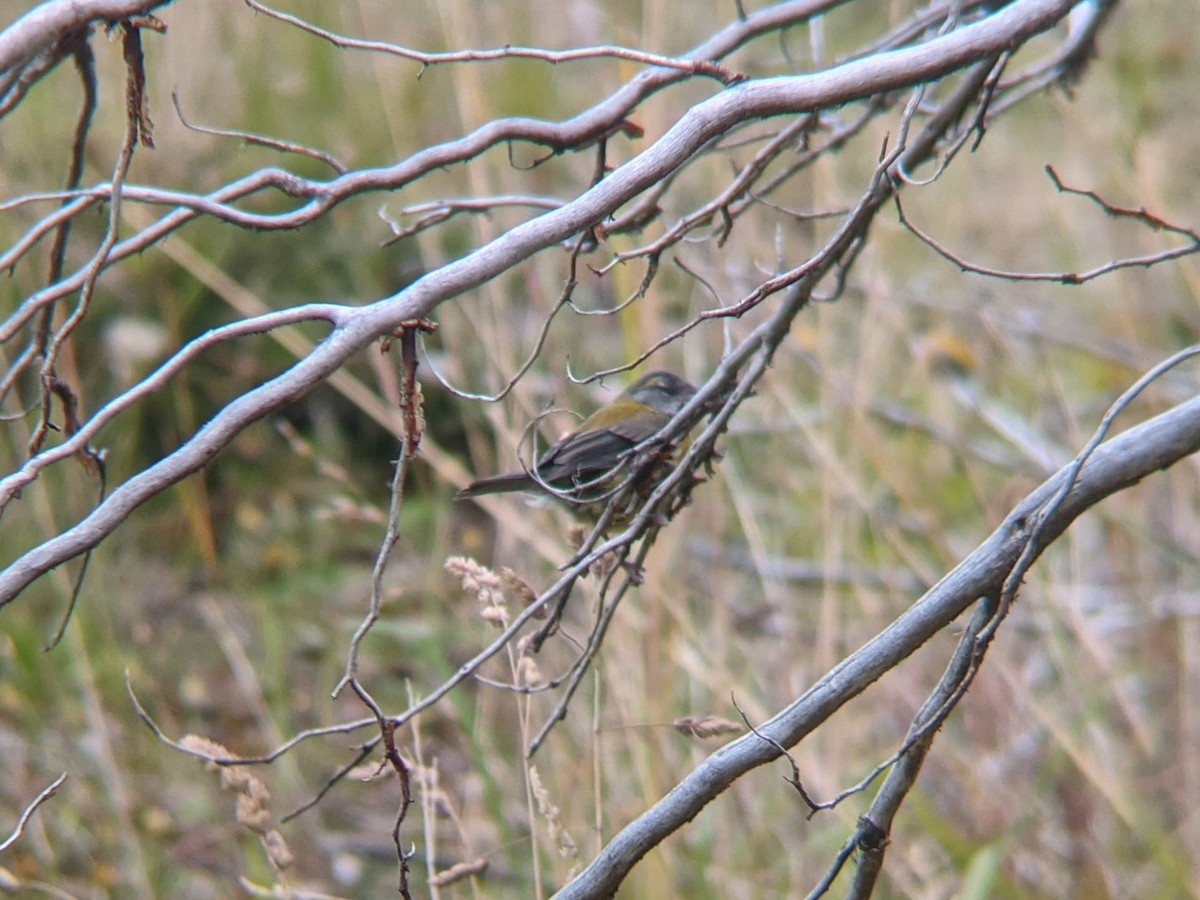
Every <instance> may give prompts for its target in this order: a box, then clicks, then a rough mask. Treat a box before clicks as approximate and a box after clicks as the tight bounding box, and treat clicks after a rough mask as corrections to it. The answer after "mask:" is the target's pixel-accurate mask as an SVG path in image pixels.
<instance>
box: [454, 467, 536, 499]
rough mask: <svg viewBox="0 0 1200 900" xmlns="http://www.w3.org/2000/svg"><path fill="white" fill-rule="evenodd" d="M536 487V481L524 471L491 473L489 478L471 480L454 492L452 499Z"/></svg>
mask: <svg viewBox="0 0 1200 900" xmlns="http://www.w3.org/2000/svg"><path fill="white" fill-rule="evenodd" d="M536 487H537V482H535V481H534V480H533V479H532V478H531V477H529V476H528V475H526V474H525V473H524V472H513V473H512V474H510V475H493V476H492V477H491V478H480V479H479V480H478V481H473V482H471V483H470V484H468V485H467V486H466V487H465V488H463V489H462V490H461V491H459V492H458V493H457V494H455V495H454V499H455V500H466V499H468V498H470V497H481V496H483V495H484V494H503V493H505V492H507V491H531V490H534V489H535V488H536Z"/></svg>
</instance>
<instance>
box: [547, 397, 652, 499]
mask: <svg viewBox="0 0 1200 900" xmlns="http://www.w3.org/2000/svg"><path fill="white" fill-rule="evenodd" d="M668 421H670V417H669V416H663V415H662V414H661V413H657V412H654V411H653V410H647V411H646V412H644V413H639V414H638V415H634V416H630V417H629V418H628V419H626V420H625V421H624V422H619V423H617V424H615V425H613V426H612V427H609V428H591V429H588V430H586V431H577V432H575V433H574V434H570V435H567V436H566V437H565V438H563V439H562V440H561V441H559V442H558V443H557V444H555V445H554V446H553V447H551V448H550V449H549V450H547V451H546V454H545V455H544V456H543V457H542V458H541V459H540V460H539V461H538V467H537V468H538V475H540V476H541V478H542V479H543V480H544V481H547V482H550V483H551V484H556V483H563V482H568V483H570V482H575V483H579V482H583V481H588V480H590V479H592V478H595V477H596V476H598V475H602V474H603V473H605V472H607V471H608V470H609V469H611V468H612V467H613V466H615V465H616V464H617V463H618V462H619V461H620V459H621V455H622V454H623V453H625V452H626V451H628V450H629V449H630V448H632V447H635V446H637V445H638V444H640V443H641V442H642V441H644V440H645V439H646V438H648V437H650V436H651V435H652V434H654V433H655V432H657V431H658V430H659V429H660V428H662V426H663V425H665V424H666V423H667V422H668Z"/></svg>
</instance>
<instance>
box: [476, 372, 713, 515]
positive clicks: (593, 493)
mask: <svg viewBox="0 0 1200 900" xmlns="http://www.w3.org/2000/svg"><path fill="white" fill-rule="evenodd" d="M696 390H697V389H696V386H695V385H693V384H691V383H689V382H687V381H685V380H684V379H682V378H680V377H679V376H678V375H675V374H674V373H672V372H665V371H659V372H650V373H649V374H647V375H643V376H642V377H641V378H639V379H638V380H637V381H635V382H634V383H633V384H631V385H630V386H629V387H627V388H626V389H625V390H624V391H623V392H622V393H621V394H620V395H619V396H618V397H616V398H615V399H614V400H612V401H611V402H609V403H607V404H605V405H604V406H602V407H600V409H598V410H596V411H595V412H594V413H592V414H591V415H590V416H588V417H587V418H586V419H584V420H583V423H582V424H581V425H580V426H579V428H578V429H577V430H576V431H573V432H571V433H570V434H568V435H567V436H566V437H564V438H562V439H561V440H560V441H558V442H557V443H556V444H554V445H553V446H552V447H551V448H550V449H549V450H547V451H546V452H545V453H544V454H543V455H542V457H541V459H539V460H538V462H537V465H536V466H534V467H533V468H532V469H531V470H529V471H522V472H511V473H507V474H504V475H493V476H491V477H489V478H481V479H479V480H478V481H473V482H472V483H471V484H469V485H467V486H466V487H465V488H463V489H462V490H461V491H459V492H458V493H457V494H456V495H455V499H456V500H465V499H467V498H470V497H479V496H482V495H484V494H499V493H504V492H507V491H532V490H543V491H544V490H545V487H544V486H545V485H549V486H550V487H551V488H554V489H555V492H556V495H557V496H558V497H559V498H560V499H562V500H565V501H566V502H568V503H569V504H571V505H573V506H586V505H588V504H592V503H595V502H597V501H598V500H601V499H605V494H606V492H608V491H611V490H612V489H613V487H615V485H613V484H612V483H611V481H612V479H605V478H604V475H605V474H606V473H608V472H610V471H611V470H612V469H614V468H615V467H616V466H617V465H618V464H619V463H620V462H621V461H622V459H624V458H625V456H626V455H627V454H628V453H629V451H630V450H632V449H633V448H634V447H636V446H637V445H638V444H640V443H642V441H644V440H646V439H647V438H649V437H652V436H653V435H655V434H657V433H658V432H659V431H661V430H662V429H663V426H665V425H666V424H667V423H668V422H670V421H671V419H672V418H674V416H675V414H676V413H677V412H679V411H680V410H681V409H683V407H684V406H685V405H686V404H687V402H688V401H689V400H691V399H692V397H693V396H695V394H696ZM659 468H660V466H658V465H657V464H656V465H655V466H654V467H653V468H652V471H657V470H659ZM646 480H650V481H654V480H655V479H653V478H652V477H651V476H650V475H646V476H644V478H643V483H644V482H645V481H646Z"/></svg>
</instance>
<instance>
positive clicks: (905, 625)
mask: <svg viewBox="0 0 1200 900" xmlns="http://www.w3.org/2000/svg"><path fill="white" fill-rule="evenodd" d="M1197 450H1200V398H1197V399H1194V400H1191V401H1189V402H1188V403H1185V404H1182V405H1180V406H1177V407H1175V408H1174V409H1172V410H1170V411H1169V412H1166V413H1163V414H1162V415H1160V416H1157V417H1155V418H1153V419H1151V420H1150V421H1148V422H1145V423H1144V424H1142V425H1139V426H1137V427H1135V428H1131V429H1130V430H1129V431H1126V432H1125V433H1124V434H1122V435H1120V436H1119V437H1116V438H1114V439H1113V440H1111V441H1109V442H1108V443H1107V444H1102V445H1101V446H1100V447H1099V448H1098V449H1097V450H1096V452H1095V454H1094V455H1093V456H1092V457H1091V458H1090V459H1089V461H1088V462H1087V464H1086V465H1085V466H1084V467H1083V468H1082V469H1081V470H1080V473H1079V477H1078V480H1077V481H1076V483H1075V486H1074V488H1073V489H1072V490H1071V492H1070V493H1069V494H1068V495H1067V497H1066V499H1065V500H1064V502H1063V503H1062V505H1061V506H1059V507H1058V509H1057V510H1056V511H1055V512H1054V513H1053V515H1052V516H1051V517H1050V518H1049V519H1047V520H1046V523H1045V525H1044V526H1043V530H1042V532H1041V535H1040V537H1041V539H1042V541H1043V542H1049V541H1052V540H1053V539H1054V538H1056V537H1057V536H1058V535H1060V534H1062V532H1063V531H1064V530H1065V529H1066V528H1067V526H1068V525H1070V524H1071V522H1072V521H1074V519H1075V518H1076V517H1078V516H1079V515H1080V514H1081V513H1083V512H1084V511H1086V510H1087V509H1089V508H1091V507H1092V506H1094V505H1095V504H1096V503H1099V502H1100V501H1101V500H1103V499H1104V498H1105V497H1107V496H1109V495H1110V494H1113V493H1116V492H1117V491H1119V490H1121V489H1122V488H1126V487H1129V486H1130V485H1132V484H1135V483H1137V482H1138V481H1139V480H1141V479H1142V478H1145V477H1146V476H1147V475H1151V474H1153V473H1154V472H1157V471H1158V470H1159V469H1164V468H1166V467H1168V466H1170V465H1172V464H1173V463H1176V462H1178V461H1179V460H1181V459H1183V458H1184V457H1186V456H1189V455H1191V454H1192V453H1195V452H1196V451H1197ZM1069 469H1070V467H1069V466H1068V467H1064V468H1063V469H1062V470H1061V471H1059V472H1058V474H1056V475H1054V476H1053V477H1052V478H1050V479H1049V480H1048V481H1046V482H1045V483H1044V484H1042V485H1041V487H1039V488H1038V489H1037V490H1035V491H1034V492H1033V493H1032V494H1030V495H1029V496H1028V497H1026V498H1025V500H1023V501H1022V502H1021V503H1020V505H1018V506H1017V507H1016V509H1014V510H1013V511H1012V513H1010V514H1009V516H1008V518H1006V519H1005V520H1004V522H1003V524H1001V525H1000V527H999V528H997V529H996V530H995V531H994V532H993V533H992V535H991V536H990V537H989V538H988V539H987V540H986V541H984V542H983V544H981V545H980V546H979V548H978V549H977V550H976V551H975V552H974V553H972V554H971V555H970V556H968V557H967V558H966V559H965V560H963V561H962V562H961V563H960V564H959V565H958V566H957V567H956V568H955V569H954V570H953V571H952V572H950V574H948V575H947V576H946V577H945V578H943V579H942V580H941V581H940V582H938V583H937V584H936V585H934V587H933V588H931V589H930V590H929V592H928V593H927V594H926V595H925V596H924V597H922V598H921V599H920V600H919V601H918V602H917V603H916V604H914V605H913V606H912V607H910V608H909V610H908V611H907V612H905V613H904V614H903V615H902V616H900V618H898V619H897V620H896V621H895V622H893V623H892V624H891V625H890V626H889V627H888V628H887V629H886V630H885V631H883V632H881V633H880V634H879V635H878V636H876V637H875V638H874V639H873V640H872V641H870V642H869V643H868V644H866V645H865V646H863V647H862V648H861V649H860V650H858V651H857V652H855V653H854V654H853V655H851V656H849V657H848V658H847V659H845V660H844V661H843V662H841V663H840V664H838V665H837V666H835V667H834V668H833V669H831V670H830V671H829V672H828V673H827V674H826V675H825V676H824V677H823V678H822V679H821V680H820V681H818V682H817V683H816V684H815V685H813V686H812V687H811V688H810V689H809V690H808V691H807V692H805V694H804V695H803V696H802V697H800V698H799V699H797V700H796V701H795V702H794V703H793V704H792V705H790V706H788V707H787V708H786V709H784V710H783V711H781V712H780V713H779V714H778V715H776V716H775V717H774V718H772V719H771V720H770V721H769V722H767V723H766V724H764V725H761V726H759V728H758V730H759V732H760V733H761V734H762V735H765V736H767V737H770V738H772V739H774V740H775V741H778V742H779V744H781V745H782V746H784V747H791V746H793V745H794V744H796V743H797V742H798V741H800V740H801V739H802V738H803V737H804V736H805V735H807V734H809V733H811V732H812V731H813V730H814V729H815V728H816V727H817V726H818V725H820V724H821V723H823V722H824V721H825V720H826V719H828V718H829V716H830V715H832V714H833V713H834V712H835V711H836V710H837V709H839V708H840V707H841V706H843V705H844V704H845V703H846V702H847V701H849V700H850V699H851V698H853V697H855V696H857V695H858V694H860V693H862V691H864V690H865V689H866V688H867V686H868V685H870V684H871V683H872V682H873V681H875V680H876V679H877V678H879V677H880V676H881V675H883V674H884V673H885V672H887V671H889V670H891V669H892V668H893V667H895V666H896V665H897V664H898V663H900V662H901V661H902V660H903V659H904V658H905V657H907V656H909V655H910V654H911V653H913V652H914V651H915V650H916V649H917V648H918V647H920V646H921V645H922V644H923V643H925V641H927V640H929V638H931V637H932V636H933V635H934V634H936V633H937V632H938V631H939V630H941V629H942V628H944V627H946V626H947V625H948V624H950V623H951V622H952V621H954V619H955V618H956V617H957V616H959V615H960V614H961V613H962V612H963V611H964V610H966V609H967V608H968V607H970V605H971V604H973V603H975V602H976V600H978V599H979V598H980V597H982V596H984V595H986V594H996V593H998V592H999V590H1000V587H1001V585H1003V583H1004V579H1005V577H1006V575H1007V574H1008V572H1009V571H1010V570H1011V569H1012V567H1013V565H1014V564H1015V563H1016V562H1017V559H1018V557H1020V555H1021V552H1022V551H1023V549H1024V547H1025V544H1026V541H1027V540H1028V537H1029V530H1028V529H1029V524H1030V522H1031V520H1032V518H1033V517H1034V515H1035V514H1036V513H1038V512H1039V511H1041V510H1042V509H1043V507H1045V506H1046V504H1047V503H1048V502H1049V501H1050V500H1051V499H1052V498H1053V497H1054V496H1055V495H1056V494H1057V493H1058V491H1059V490H1060V489H1061V488H1062V487H1063V485H1064V483H1065V481H1066V479H1067V477H1068V473H1069ZM778 756H779V752H778V750H776V749H775V747H774V746H773V745H772V744H770V743H768V742H767V741H764V740H763V739H762V738H760V737H759V736H758V735H755V734H748V735H746V736H744V737H742V738H739V739H738V740H736V741H733V742H732V743H730V744H728V745H726V746H725V747H722V748H721V749H720V750H718V751H717V752H716V753H714V754H713V755H712V756H710V757H709V758H708V759H707V760H705V761H704V762H703V763H701V765H700V766H698V767H697V768H696V769H695V770H694V771H693V772H692V773H691V774H690V775H688V776H687V777H686V778H685V779H684V780H683V781H681V782H680V783H679V784H678V785H677V786H676V787H675V789H674V790H672V791H671V792H670V793H669V794H667V796H666V797H664V798H663V799H662V800H660V801H659V802H658V803H656V804H655V805H654V806H653V807H651V808H650V809H649V810H647V811H646V812H645V813H643V814H642V815H641V816H639V817H638V818H637V819H635V820H634V821H633V822H631V823H630V824H629V825H627V826H626V827H625V828H624V829H623V830H622V831H621V832H620V833H619V834H617V836H616V837H614V838H613V839H612V840H611V841H610V842H609V844H608V845H607V846H606V847H605V848H604V850H602V851H601V853H600V855H599V856H598V857H597V858H596V859H595V860H594V861H593V862H592V864H591V865H590V866H588V868H587V869H585V870H584V871H583V872H582V873H581V874H580V875H579V876H578V877H577V878H576V879H575V880H574V881H572V882H571V883H570V884H568V885H567V886H566V887H564V888H563V889H562V891H560V892H559V893H558V894H557V895H556V897H558V898H560V900H568V898H584V897H607V896H611V895H612V893H613V892H614V891H615V890H616V889H617V887H618V885H620V883H621V881H622V880H623V879H624V877H625V876H626V874H628V872H629V870H630V869H632V868H633V866H634V865H635V864H636V863H637V861H638V860H639V859H641V858H642V857H643V856H644V855H645V854H646V853H647V852H648V851H649V850H650V849H652V848H653V847H654V846H656V845H657V844H659V843H660V842H661V841H662V840H663V839H665V838H666V837H667V836H668V835H670V834H671V833H672V832H674V831H675V830H677V829H678V828H680V827H681V826H683V825H684V824H686V823H687V822H689V821H691V820H692V819H693V818H695V816H696V815H697V814H698V813H699V812H700V811H701V810H702V809H703V808H704V807H705V806H706V805H708V803H710V802H711V801H712V800H713V799H715V798H716V796H717V795H718V794H720V793H721V792H722V791H723V790H725V789H726V788H727V787H729V786H730V785H731V784H733V782H734V781H736V780H737V779H738V778H740V777H741V776H742V775H744V774H746V773H747V772H749V771H750V770H751V769H753V768H755V767H757V766H761V765H763V764H764V763H767V762H770V761H771V760H773V759H776V758H777V757H778Z"/></svg>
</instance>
